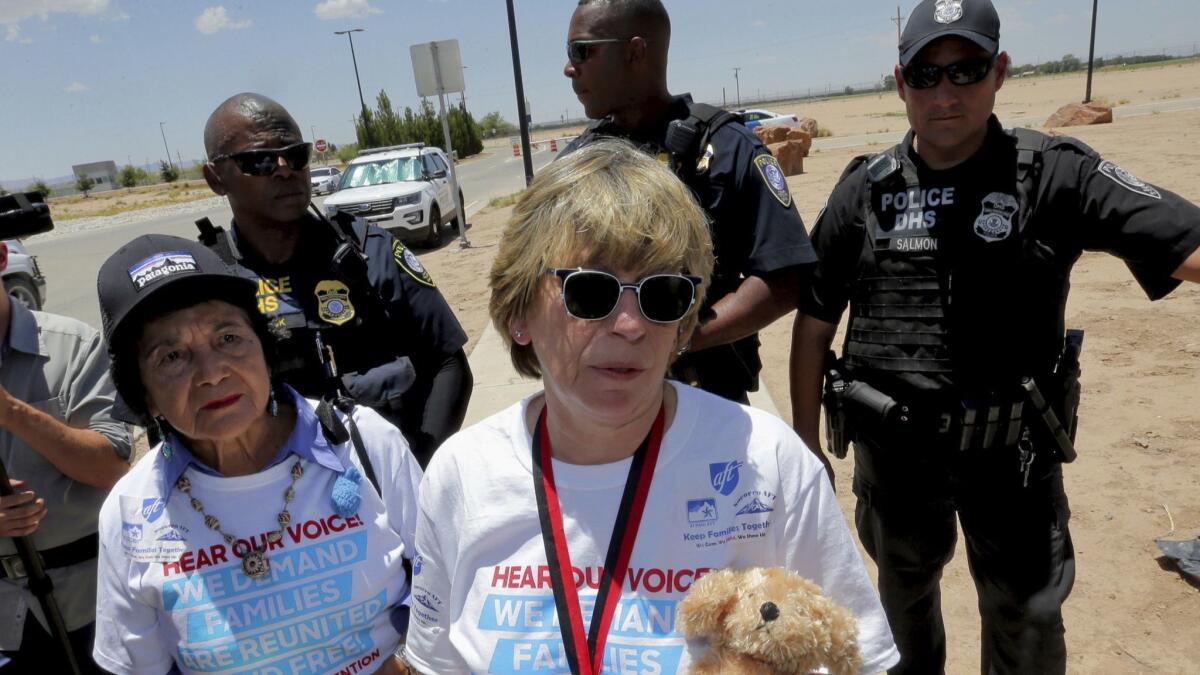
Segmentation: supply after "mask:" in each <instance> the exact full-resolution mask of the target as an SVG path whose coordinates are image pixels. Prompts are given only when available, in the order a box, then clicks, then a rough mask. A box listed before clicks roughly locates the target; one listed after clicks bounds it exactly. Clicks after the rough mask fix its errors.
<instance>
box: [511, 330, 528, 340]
mask: <svg viewBox="0 0 1200 675" xmlns="http://www.w3.org/2000/svg"><path fill="white" fill-rule="evenodd" d="M513 337H515V338H517V339H520V338H523V337H525V331H521V330H515V331H513Z"/></svg>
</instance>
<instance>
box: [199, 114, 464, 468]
mask: <svg viewBox="0 0 1200 675" xmlns="http://www.w3.org/2000/svg"><path fill="white" fill-rule="evenodd" d="M204 145H205V149H206V151H207V152H208V156H209V161H208V163H207V164H205V165H204V178H205V180H206V181H207V182H208V185H209V187H210V188H212V190H213V192H216V193H217V194H219V195H223V196H225V197H228V199H229V205H230V207H231V208H232V209H233V223H232V225H231V228H230V231H229V232H228V233H226V232H223V231H219V230H217V229H216V228H213V227H212V225H211V224H210V223H207V222H206V221H201V223H199V224H200V225H201V239H202V240H203V241H205V243H206V244H208V245H210V246H211V247H212V248H213V249H214V251H216V252H217V253H218V254H219V255H221V256H222V258H223V259H225V260H226V262H228V263H230V264H232V265H234V266H235V267H236V268H237V269H238V270H240V271H241V272H243V273H244V274H246V275H248V276H250V277H251V278H254V279H255V280H256V282H257V283H258V287H259V292H258V302H259V311H261V312H262V313H263V314H265V315H267V316H268V317H270V319H271V324H272V328H273V330H274V331H275V333H276V335H277V336H278V337H279V345H280V346H279V350H280V356H281V364H280V368H281V369H282V372H281V373H280V374H281V375H282V376H283V378H284V379H286V380H287V382H288V383H289V384H291V385H292V386H293V387H295V388H296V389H297V390H298V391H299V392H300V393H301V394H304V395H305V396H310V397H335V396H344V395H346V394H348V395H349V396H350V397H351V398H353V399H354V400H355V401H356V402H357V403H360V404H362V405H366V406H368V407H371V408H374V409H375V410H376V411H378V412H379V413H380V414H382V415H383V416H384V417H385V418H387V419H388V420H390V421H392V422H393V423H395V424H397V426H399V427H400V429H401V431H403V432H404V436H405V438H407V440H408V442H409V445H410V446H411V447H412V450H413V454H414V455H415V456H416V457H417V459H418V460H419V461H420V462H421V464H422V466H424V465H425V464H426V463H428V461H429V458H430V457H431V456H432V454H433V451H434V450H435V449H436V448H437V446H438V445H440V444H441V442H442V441H443V440H445V439H446V438H447V437H448V436H449V435H450V434H452V433H454V432H455V431H457V430H458V429H459V427H461V426H462V420H463V417H464V416H465V414H466V408H467V402H468V400H469V399H470V395H471V384H472V378H471V370H470V366H468V365H467V358H466V354H465V353H464V352H463V345H464V344H466V341H467V336H466V334H465V333H464V332H463V329H462V327H461V326H460V325H459V323H458V320H457V319H456V318H455V317H454V314H453V312H452V311H451V310H450V307H449V306H448V305H447V304H446V301H445V299H444V298H443V297H442V295H441V293H440V292H439V291H438V290H437V287H436V286H435V285H434V282H433V279H432V278H431V277H430V275H429V273H428V271H426V270H425V268H424V267H422V266H421V263H420V261H418V260H417V257H416V256H415V255H413V253H412V251H409V250H408V249H407V248H405V246H404V245H403V244H402V243H400V242H399V241H398V240H396V239H394V238H393V237H392V236H391V235H390V234H388V233H387V232H384V231H383V230H381V229H379V228H377V227H375V226H373V225H369V226H364V225H363V224H362V223H361V221H359V222H356V223H333V222H330V221H328V220H326V219H325V218H324V217H323V216H322V215H321V214H320V213H319V212H318V211H317V210H316V209H314V208H310V203H309V199H310V194H311V185H310V182H309V177H308V159H309V154H310V152H311V149H312V148H311V144H309V143H305V142H304V139H303V137H302V136H301V134H300V127H299V126H298V125H297V124H296V121H295V120H294V119H293V118H292V116H291V115H290V114H288V112H287V110H285V109H284V108H283V106H281V105H280V104H279V103H276V102H275V101H273V100H271V99H269V98H267V97H266V96H263V95H261V94H253V93H244V94H238V95H236V96H233V97H231V98H229V99H228V100H226V101H225V102H223V103H221V105H220V106H218V107H217V109H216V110H215V111H214V112H213V113H212V115H211V116H210V117H209V119H208V123H207V124H206V125H205V128H204Z"/></svg>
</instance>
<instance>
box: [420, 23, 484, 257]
mask: <svg viewBox="0 0 1200 675" xmlns="http://www.w3.org/2000/svg"><path fill="white" fill-rule="evenodd" d="M408 50H409V53H410V54H411V55H412V65H413V79H415V80H416V81H417V96H422V97H424V96H433V95H434V94H437V97H438V104H439V106H440V108H441V117H442V137H443V138H444V139H445V143H446V148H445V150H446V155H447V156H449V157H451V158H453V157H454V146H453V143H452V142H451V141H450V122H449V121H448V120H447V118H446V94H447V93H451V94H452V93H455V92H461V91H463V90H465V89H466V84H465V83H464V82H463V67H462V58H461V57H460V56H459V52H458V40H441V41H438V42H425V43H422V44H417V45H412V46H411V47H409V48H408ZM463 112H466V111H463ZM455 164H457V162H456V161H455V160H454V159H451V160H450V191H451V196H452V197H453V198H454V203H455V204H456V205H457V209H458V243H459V246H461V247H462V248H469V247H470V246H471V242H470V241H468V240H467V212H466V209H464V208H463V203H462V199H461V197H460V195H459V191H458V173H457V171H456V169H455V168H454V165H455Z"/></svg>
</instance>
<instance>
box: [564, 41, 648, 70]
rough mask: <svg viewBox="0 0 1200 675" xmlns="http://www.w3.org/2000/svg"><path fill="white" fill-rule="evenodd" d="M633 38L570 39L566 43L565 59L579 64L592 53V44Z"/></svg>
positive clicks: (613, 42) (606, 43) (608, 43)
mask: <svg viewBox="0 0 1200 675" xmlns="http://www.w3.org/2000/svg"><path fill="white" fill-rule="evenodd" d="M632 39H633V38H597V39H595V40H571V41H570V42H568V43H567V60H568V61H570V62H571V65H576V66H577V65H579V64H581V63H583V62H584V61H587V60H588V58H589V57H591V55H592V47H593V46H594V45H610V44H615V43H617V42H629V41H630V40H632Z"/></svg>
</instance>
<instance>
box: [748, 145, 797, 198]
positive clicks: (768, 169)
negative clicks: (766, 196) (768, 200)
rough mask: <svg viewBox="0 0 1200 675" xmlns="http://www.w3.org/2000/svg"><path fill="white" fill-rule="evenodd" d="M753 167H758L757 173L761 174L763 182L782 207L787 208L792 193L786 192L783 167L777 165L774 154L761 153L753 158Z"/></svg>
mask: <svg viewBox="0 0 1200 675" xmlns="http://www.w3.org/2000/svg"><path fill="white" fill-rule="evenodd" d="M754 167H755V168H757V169H758V174H759V175H760V176H762V179H763V182H764V183H766V184H767V187H768V188H770V190H771V194H772V195H774V196H775V199H777V200H779V203H780V204H782V205H783V208H785V209H786V208H788V207H790V206H791V205H792V193H790V192H788V186H787V180H786V179H784V177H783V169H781V168H780V167H779V162H777V161H775V156H774V155H769V154H762V155H759V156H757V157H755V158H754Z"/></svg>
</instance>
